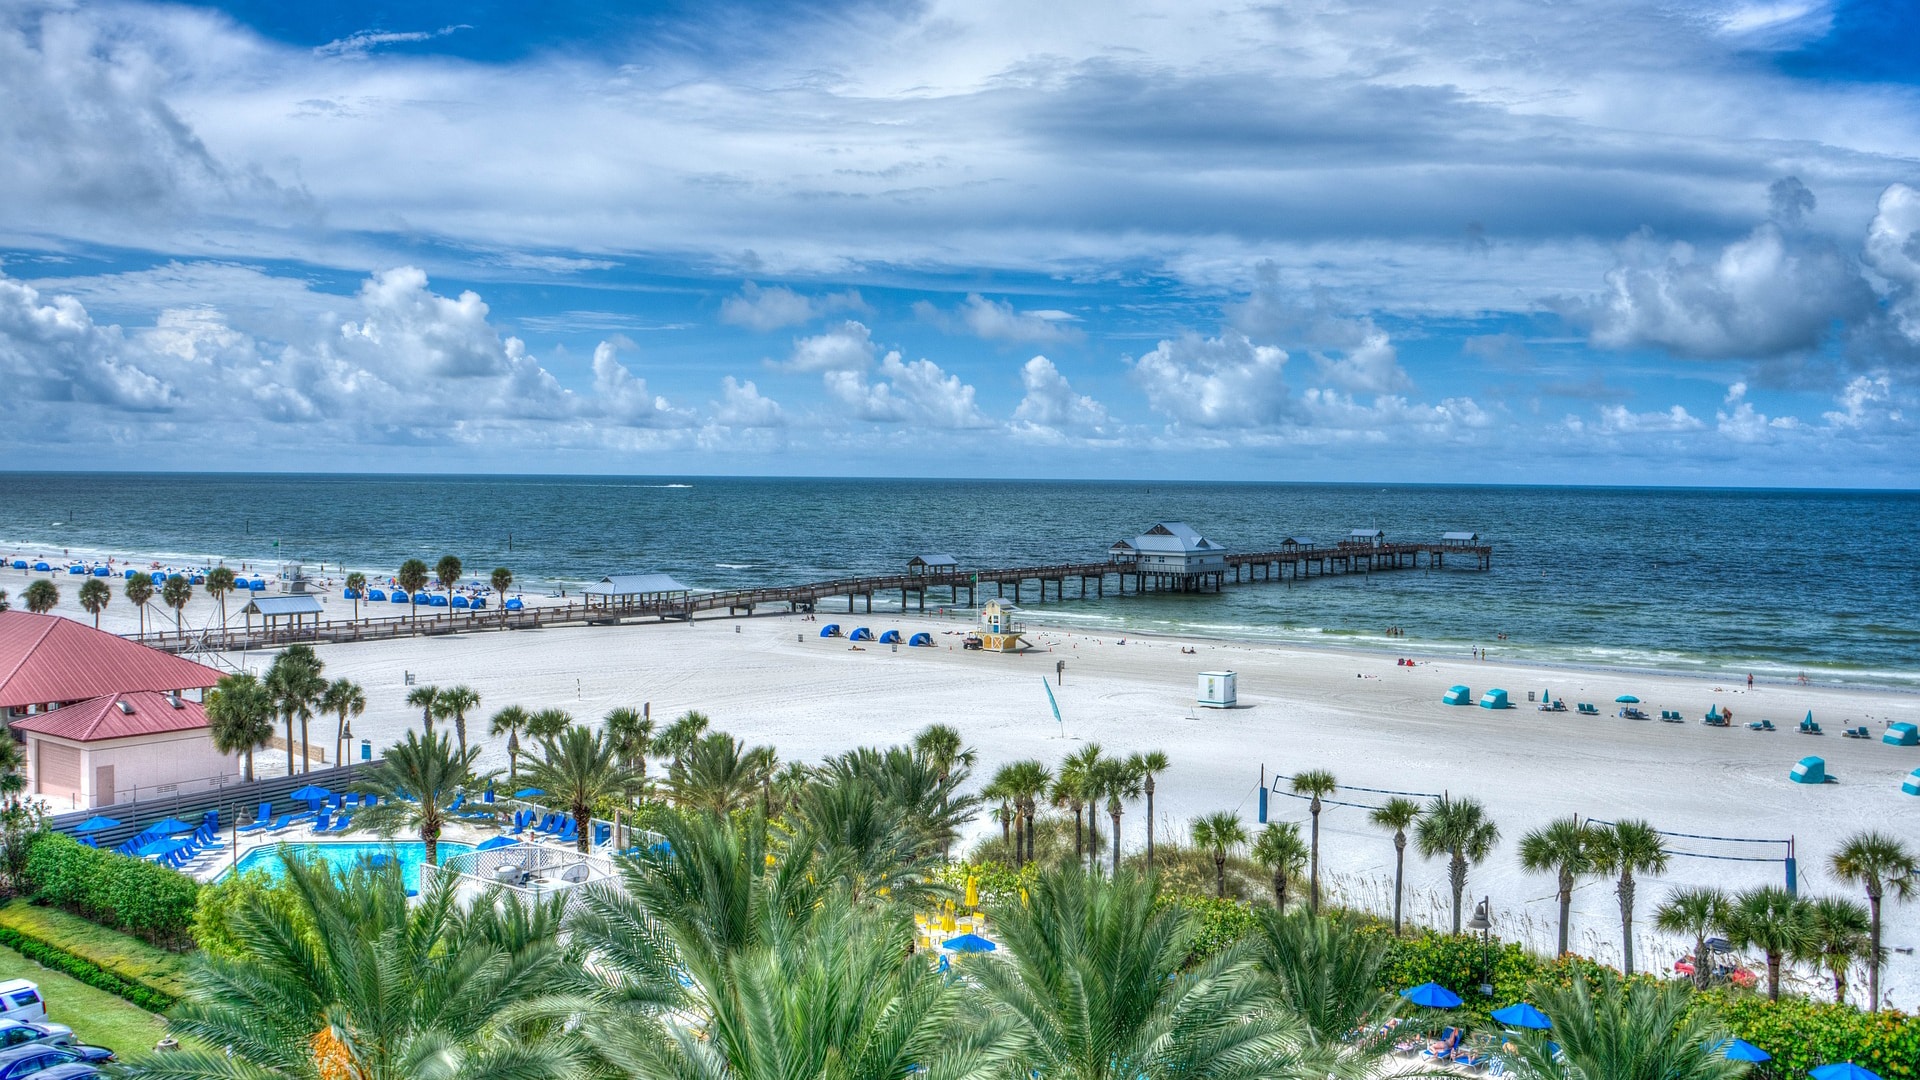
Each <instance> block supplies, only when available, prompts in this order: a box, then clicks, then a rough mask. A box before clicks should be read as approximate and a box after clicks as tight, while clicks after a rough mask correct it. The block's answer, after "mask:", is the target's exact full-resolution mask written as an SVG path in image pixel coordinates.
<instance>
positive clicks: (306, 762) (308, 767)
mask: <svg viewBox="0 0 1920 1080" xmlns="http://www.w3.org/2000/svg"><path fill="white" fill-rule="evenodd" d="M308 745H310V744H309V743H308V742H307V714H306V713H301V714H300V771H301V772H303V773H309V772H312V771H313V755H312V754H311V753H309V752H308V750H307V747H308Z"/></svg>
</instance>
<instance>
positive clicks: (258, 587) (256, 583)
mask: <svg viewBox="0 0 1920 1080" xmlns="http://www.w3.org/2000/svg"><path fill="white" fill-rule="evenodd" d="M235 584H238V582H236V583H235ZM266 587H267V583H266V582H265V581H263V580H261V579H260V578H254V579H253V580H252V581H249V582H247V591H248V592H262V591H264V590H265V589H266Z"/></svg>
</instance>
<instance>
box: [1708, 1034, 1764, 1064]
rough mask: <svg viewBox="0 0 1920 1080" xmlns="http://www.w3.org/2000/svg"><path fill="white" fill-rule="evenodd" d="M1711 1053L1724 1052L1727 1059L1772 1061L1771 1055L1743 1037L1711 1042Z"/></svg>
mask: <svg viewBox="0 0 1920 1080" xmlns="http://www.w3.org/2000/svg"><path fill="white" fill-rule="evenodd" d="M1712 1052H1713V1053H1716V1054H1724V1055H1725V1056H1726V1059H1727V1060H1728V1061H1772V1060H1773V1055H1772V1054H1769V1053H1767V1052H1766V1051H1765V1050H1762V1049H1760V1048H1759V1047H1757V1046H1755V1045H1753V1044H1752V1043H1750V1042H1748V1041H1747V1040H1745V1039H1724V1040H1722V1041H1720V1042H1717V1043H1715V1044H1713V1050H1712Z"/></svg>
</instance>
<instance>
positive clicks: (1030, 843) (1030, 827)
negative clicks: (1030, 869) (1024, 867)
mask: <svg viewBox="0 0 1920 1080" xmlns="http://www.w3.org/2000/svg"><path fill="white" fill-rule="evenodd" d="M1024 816H1025V817H1026V822H1027V859H1026V861H1027V862H1032V861H1033V808H1032V807H1028V808H1027V812H1026V814H1025V815H1024Z"/></svg>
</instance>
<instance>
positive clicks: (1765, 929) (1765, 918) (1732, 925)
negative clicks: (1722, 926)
mask: <svg viewBox="0 0 1920 1080" xmlns="http://www.w3.org/2000/svg"><path fill="white" fill-rule="evenodd" d="M1810 916H1811V913H1810V910H1809V905H1808V904H1807V902H1806V901H1805V900H1802V899H1800V898H1799V897H1797V896H1794V895H1793V894H1792V893H1790V892H1788V891H1787V890H1785V889H1782V888H1780V887H1779V886H1777V885H1769V886H1766V887H1764V888H1758V889H1748V890H1747V891H1746V892H1743V893H1740V894H1739V895H1737V896H1735V897H1734V898H1733V900H1732V902H1730V903H1729V904H1728V905H1727V910H1726V915H1725V918H1726V930H1727V937H1728V939H1729V940H1731V941H1732V942H1733V944H1734V947H1735V948H1747V947H1752V948H1756V949H1759V950H1760V951H1761V953H1763V954H1764V955H1765V956H1766V958H1767V997H1768V998H1769V999H1771V1000H1773V1001H1779V1000H1780V964H1781V962H1782V961H1783V960H1786V959H1788V958H1790V957H1796V956H1802V955H1804V954H1805V953H1806V951H1807V943H1808V941H1809V940H1810V939H1811V937H1812V926H1811V924H1810Z"/></svg>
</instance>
